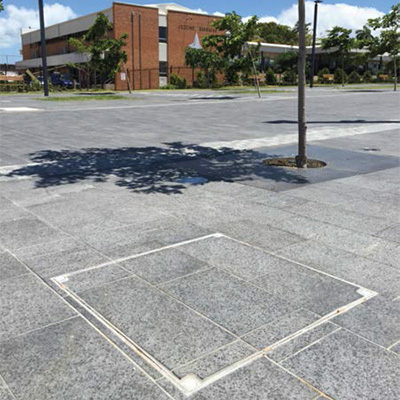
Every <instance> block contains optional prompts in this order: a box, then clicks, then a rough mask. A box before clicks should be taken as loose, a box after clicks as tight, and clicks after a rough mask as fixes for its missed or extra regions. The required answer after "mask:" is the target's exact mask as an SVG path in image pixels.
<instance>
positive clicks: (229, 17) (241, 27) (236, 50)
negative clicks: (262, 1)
mask: <svg viewBox="0 0 400 400" xmlns="http://www.w3.org/2000/svg"><path fill="white" fill-rule="evenodd" d="M212 26H213V28H215V29H217V30H218V31H224V32H225V34H224V35H209V36H205V37H203V40H202V43H203V46H204V48H205V49H206V50H208V51H213V52H215V53H216V54H217V55H218V57H219V62H218V66H219V68H220V69H221V70H223V71H224V72H225V76H226V78H227V81H228V83H229V84H235V83H236V82H237V79H238V73H239V72H242V73H245V74H246V73H250V72H251V70H252V65H253V60H256V59H257V58H258V55H259V54H258V49H254V48H253V47H252V48H250V49H248V50H247V51H246V52H243V49H244V47H245V45H246V43H247V42H249V41H251V40H253V39H254V38H256V37H257V35H258V19H257V17H255V16H254V17H252V18H250V19H249V20H248V21H247V22H243V20H242V17H241V16H240V15H238V14H236V13H235V12H232V13H228V14H226V15H225V17H224V18H221V19H218V20H215V21H213V23H212Z"/></svg>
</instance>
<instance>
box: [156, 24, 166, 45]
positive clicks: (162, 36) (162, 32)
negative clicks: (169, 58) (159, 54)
mask: <svg viewBox="0 0 400 400" xmlns="http://www.w3.org/2000/svg"><path fill="white" fill-rule="evenodd" d="M167 36H168V30H167V27H166V26H159V27H158V41H159V42H162V43H166V42H167Z"/></svg>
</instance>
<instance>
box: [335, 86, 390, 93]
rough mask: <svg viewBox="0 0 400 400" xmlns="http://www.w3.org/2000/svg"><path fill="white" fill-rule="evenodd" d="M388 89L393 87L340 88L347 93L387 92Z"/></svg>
mask: <svg viewBox="0 0 400 400" xmlns="http://www.w3.org/2000/svg"><path fill="white" fill-rule="evenodd" d="M388 89H390V90H393V88H390V87H388V88H387V89H349V90H347V89H342V90H344V91H345V92H348V93H371V92H387V91H388Z"/></svg>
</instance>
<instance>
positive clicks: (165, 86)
mask: <svg viewBox="0 0 400 400" xmlns="http://www.w3.org/2000/svg"><path fill="white" fill-rule="evenodd" d="M160 89H164V90H171V89H177V87H176V86H175V85H171V84H170V83H167V84H166V85H164V86H161V87H160Z"/></svg>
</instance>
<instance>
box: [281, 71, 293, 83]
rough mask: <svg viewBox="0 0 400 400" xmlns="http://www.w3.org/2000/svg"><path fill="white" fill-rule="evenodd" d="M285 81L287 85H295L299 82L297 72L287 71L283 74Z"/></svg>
mask: <svg viewBox="0 0 400 400" xmlns="http://www.w3.org/2000/svg"><path fill="white" fill-rule="evenodd" d="M282 81H283V83H284V84H286V85H295V84H296V82H297V74H296V72H295V71H293V70H289V71H286V72H285V73H284V74H283V80H282Z"/></svg>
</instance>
